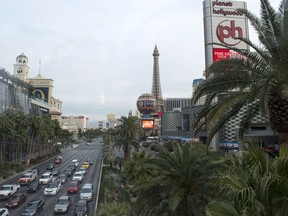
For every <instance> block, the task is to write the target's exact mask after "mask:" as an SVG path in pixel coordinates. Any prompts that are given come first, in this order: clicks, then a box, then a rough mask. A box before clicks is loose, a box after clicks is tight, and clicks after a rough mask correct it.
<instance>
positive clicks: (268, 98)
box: [193, 0, 288, 144]
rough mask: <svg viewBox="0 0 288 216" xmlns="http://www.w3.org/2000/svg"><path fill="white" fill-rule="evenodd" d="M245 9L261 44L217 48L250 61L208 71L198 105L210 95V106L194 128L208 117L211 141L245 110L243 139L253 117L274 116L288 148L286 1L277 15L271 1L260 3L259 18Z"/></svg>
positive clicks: (241, 125) (224, 64)
mask: <svg viewBox="0 0 288 216" xmlns="http://www.w3.org/2000/svg"><path fill="white" fill-rule="evenodd" d="M241 11H242V12H243V13H244V14H245V15H246V16H247V18H248V19H249V20H250V23H251V25H252V26H253V27H254V29H255V30H256V32H257V34H258V38H259V41H260V43H261V45H256V44H255V43H253V42H251V41H250V40H249V39H244V38H243V39H240V40H241V41H243V42H244V43H246V44H247V45H248V46H249V47H250V48H251V51H249V50H240V49H237V48H235V47H229V46H226V45H223V44H218V45H221V46H223V47H226V48H228V49H231V50H234V51H236V52H238V53H239V54H240V55H242V56H243V59H245V60H244V61H243V60H240V59H231V60H221V61H218V62H215V63H214V64H213V65H211V66H210V67H209V68H208V69H207V70H206V71H205V75H206V81H205V82H204V83H203V84H201V85H199V87H198V88H197V89H196V90H195V92H194V95H193V102H196V101H198V100H199V99H200V98H201V97H202V96H206V102H205V105H206V106H205V108H204V109H203V111H202V112H201V113H200V114H199V115H198V116H197V120H196V121H195V124H194V126H197V129H200V127H201V126H202V125H201V124H198V123H199V122H200V121H201V120H202V119H203V117H205V118H207V121H206V122H207V124H208V131H209V136H208V143H210V141H211V139H212V137H213V135H214V134H215V133H217V131H219V129H220V128H221V127H222V126H223V125H224V124H225V123H226V122H227V121H228V120H229V119H231V118H232V117H234V116H236V115H237V114H239V112H240V111H241V110H242V109H243V108H244V107H245V108H246V109H247V111H246V113H245V115H244V116H243V118H242V121H241V122H240V123H239V128H240V131H239V132H240V135H241V134H243V132H244V129H245V127H247V125H249V124H250V123H251V120H252V119H253V117H254V116H256V115H258V114H259V113H261V114H262V115H263V116H269V119H270V122H271V125H272V127H273V129H274V130H275V131H277V132H278V142H279V144H284V143H286V144H287V142H288V83H287V77H288V1H286V0H282V1H281V3H280V6H279V9H278V11H276V10H275V9H274V8H273V7H271V4H270V3H269V0H261V12H260V14H261V16H260V17H257V16H256V15H254V14H253V13H252V12H250V11H248V10H244V9H241ZM252 50H253V51H252ZM227 66H229V71H227ZM197 124H198V125H197Z"/></svg>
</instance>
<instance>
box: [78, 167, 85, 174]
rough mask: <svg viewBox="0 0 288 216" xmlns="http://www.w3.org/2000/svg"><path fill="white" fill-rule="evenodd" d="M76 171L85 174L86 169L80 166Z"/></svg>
mask: <svg viewBox="0 0 288 216" xmlns="http://www.w3.org/2000/svg"><path fill="white" fill-rule="evenodd" d="M78 172H81V173H82V174H83V175H86V172H87V170H86V169H85V168H84V167H80V169H79V170H78Z"/></svg>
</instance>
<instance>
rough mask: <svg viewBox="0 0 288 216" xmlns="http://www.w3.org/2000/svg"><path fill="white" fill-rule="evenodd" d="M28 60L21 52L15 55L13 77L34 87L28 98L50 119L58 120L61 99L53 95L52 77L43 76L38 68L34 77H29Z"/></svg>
mask: <svg viewBox="0 0 288 216" xmlns="http://www.w3.org/2000/svg"><path fill="white" fill-rule="evenodd" d="M28 62H29V59H28V57H27V56H26V55H24V54H23V53H22V54H21V55H19V56H17V58H16V63H15V64H14V73H13V75H14V77H16V78H18V79H19V80H22V81H23V82H25V83H28V84H30V85H31V86H33V88H34V89H33V92H32V94H31V98H30V100H31V104H34V105H35V106H37V107H39V108H40V110H41V111H42V112H43V113H45V114H49V115H50V116H51V119H57V120H59V116H60V115H61V109H62V101H61V100H59V99H57V98H54V97H53V82H54V81H53V79H48V78H45V77H43V76H42V75H41V73H40V69H39V74H38V75H37V76H36V77H34V78H30V77H29V73H30V67H29V65H28Z"/></svg>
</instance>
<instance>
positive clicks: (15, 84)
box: [0, 69, 31, 113]
mask: <svg viewBox="0 0 288 216" xmlns="http://www.w3.org/2000/svg"><path fill="white" fill-rule="evenodd" d="M27 87H28V88H29V86H28V85H27V84H26V85H25V83H24V82H22V81H20V80H19V79H17V78H15V77H13V76H11V75H9V74H8V73H7V72H6V71H4V70H3V69H2V70H0V113H3V112H5V111H9V110H13V111H21V112H24V113H30V110H31V102H30V99H29V96H28V88H27Z"/></svg>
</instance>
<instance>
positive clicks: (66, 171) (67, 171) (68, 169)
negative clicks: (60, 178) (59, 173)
mask: <svg viewBox="0 0 288 216" xmlns="http://www.w3.org/2000/svg"><path fill="white" fill-rule="evenodd" d="M64 173H65V174H67V175H68V176H69V177H70V176H72V174H73V170H72V169H71V168H67V169H66V170H65V171H64Z"/></svg>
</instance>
